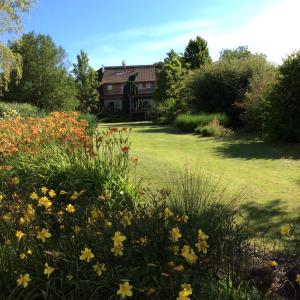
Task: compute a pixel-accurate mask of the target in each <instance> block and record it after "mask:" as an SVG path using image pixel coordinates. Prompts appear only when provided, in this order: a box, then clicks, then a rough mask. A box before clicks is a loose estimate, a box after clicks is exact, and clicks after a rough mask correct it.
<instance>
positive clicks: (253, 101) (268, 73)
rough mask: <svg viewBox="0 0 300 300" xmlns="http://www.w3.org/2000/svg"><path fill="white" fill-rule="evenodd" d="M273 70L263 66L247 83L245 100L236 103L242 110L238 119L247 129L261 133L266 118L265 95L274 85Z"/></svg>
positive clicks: (270, 67) (266, 102) (270, 66)
mask: <svg viewBox="0 0 300 300" xmlns="http://www.w3.org/2000/svg"><path fill="white" fill-rule="evenodd" d="M275 71H276V70H275V68H274V67H273V66H272V65H265V66H263V67H262V69H261V71H260V72H259V73H258V74H256V75H254V76H253V77H252V78H251V79H250V82H249V88H248V90H247V92H246V93H245V98H244V99H243V101H241V102H237V103H236V105H237V107H239V108H241V109H242V113H241V116H240V119H241V120H242V122H243V123H244V124H245V125H246V127H247V129H249V130H253V131H256V132H263V131H264V126H265V123H266V117H267V106H268V101H267V95H268V93H269V91H270V89H271V88H272V86H273V84H274V83H275V74H276V72H275Z"/></svg>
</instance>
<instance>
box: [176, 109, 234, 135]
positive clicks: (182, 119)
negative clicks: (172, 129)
mask: <svg viewBox="0 0 300 300" xmlns="http://www.w3.org/2000/svg"><path fill="white" fill-rule="evenodd" d="M214 119H218V120H219V122H220V124H221V125H224V126H226V125H228V122H229V119H228V117H227V116H226V114H221V113H215V114H207V113H200V114H181V115H178V116H177V118H176V119H175V121H174V126H176V127H178V128H179V129H181V130H182V131H186V132H194V131H195V129H196V128H197V127H203V126H206V125H208V124H209V123H210V122H212V121H213V120H214Z"/></svg>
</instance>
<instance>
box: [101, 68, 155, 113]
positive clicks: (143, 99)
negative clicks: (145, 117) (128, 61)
mask: <svg viewBox="0 0 300 300" xmlns="http://www.w3.org/2000/svg"><path fill="white" fill-rule="evenodd" d="M98 72H99V80H100V86H101V88H100V94H101V99H102V110H104V111H111V112H119V111H121V110H122V105H123V90H124V86H125V84H126V82H127V81H128V78H129V76H132V75H134V74H137V76H136V79H135V83H136V86H137V88H138V96H137V99H135V105H130V113H131V114H135V113H141V114H143V113H147V112H148V111H149V108H150V107H151V105H152V104H153V92H154V89H155V85H156V67H155V66H154V65H136V66H125V65H124V66H115V67H102V68H101V69H100V70H99V71H98Z"/></svg>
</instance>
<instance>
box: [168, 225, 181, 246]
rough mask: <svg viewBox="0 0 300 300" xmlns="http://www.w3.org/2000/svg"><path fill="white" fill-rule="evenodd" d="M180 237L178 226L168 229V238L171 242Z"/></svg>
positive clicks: (176, 240)
mask: <svg viewBox="0 0 300 300" xmlns="http://www.w3.org/2000/svg"><path fill="white" fill-rule="evenodd" d="M181 237H182V234H181V233H180V230H179V228H178V227H173V228H172V229H171V231H170V238H171V240H172V242H174V243H176V242H178V240H179V239H180V238H181Z"/></svg>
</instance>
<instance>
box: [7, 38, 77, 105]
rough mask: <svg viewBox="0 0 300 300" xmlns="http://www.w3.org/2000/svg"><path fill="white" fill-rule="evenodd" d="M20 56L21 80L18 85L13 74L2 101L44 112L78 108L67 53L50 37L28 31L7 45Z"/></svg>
mask: <svg viewBox="0 0 300 300" xmlns="http://www.w3.org/2000/svg"><path fill="white" fill-rule="evenodd" d="M9 47H10V49H11V51H13V53H16V54H18V55H20V56H21V57H22V61H23V63H22V74H23V75H22V78H21V80H20V82H19V83H18V84H17V83H16V80H15V72H13V73H12V75H11V82H10V84H9V86H8V91H7V92H6V93H5V95H4V96H5V99H7V100H8V101H14V102H27V103H31V104H33V105H36V106H38V107H40V108H43V109H46V110H72V109H74V108H75V106H76V105H77V100H76V98H75V96H76V86H75V83H74V79H73V78H72V76H71V75H70V74H69V73H68V72H67V70H66V66H65V58H66V53H65V51H64V49H63V48H61V47H57V46H56V45H55V43H54V42H53V40H52V39H51V37H50V36H49V35H42V34H38V35H36V34H35V33H33V32H31V33H28V34H24V35H23V36H22V38H21V39H20V40H19V41H17V42H13V43H10V44H9Z"/></svg>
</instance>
